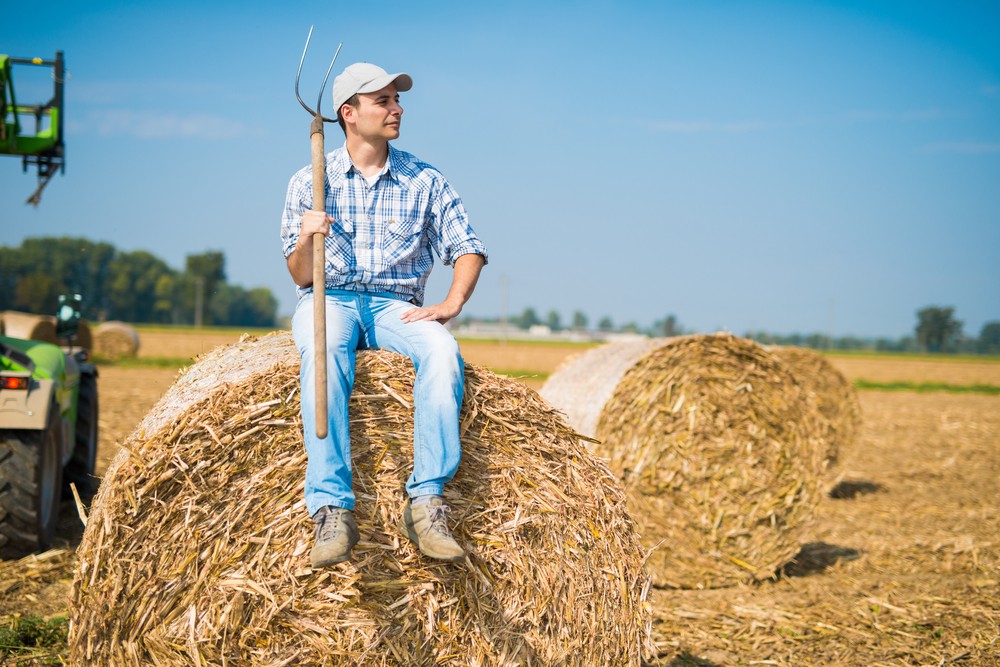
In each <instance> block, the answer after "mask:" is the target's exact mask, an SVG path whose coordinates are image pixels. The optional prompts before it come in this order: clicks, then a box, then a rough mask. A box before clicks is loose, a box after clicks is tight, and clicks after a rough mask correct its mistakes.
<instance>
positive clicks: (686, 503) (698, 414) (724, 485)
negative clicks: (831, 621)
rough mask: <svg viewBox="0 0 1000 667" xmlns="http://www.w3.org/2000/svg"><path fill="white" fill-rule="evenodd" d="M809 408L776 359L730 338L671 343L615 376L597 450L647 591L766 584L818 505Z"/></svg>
mask: <svg viewBox="0 0 1000 667" xmlns="http://www.w3.org/2000/svg"><path fill="white" fill-rule="evenodd" d="M819 429H820V425H819V417H818V413H817V410H816V407H815V404H814V403H813V402H812V401H810V400H809V398H808V396H807V394H806V392H805V390H804V389H803V388H802V387H801V386H799V384H798V383H797V382H796V380H795V377H794V376H793V375H792V373H791V372H790V371H789V370H788V369H787V368H786V367H785V366H784V364H782V363H781V362H780V361H779V360H778V359H777V357H775V356H774V355H773V354H771V353H769V352H767V351H766V350H765V349H764V348H763V347H762V346H760V345H758V344H756V343H754V342H753V341H750V340H747V339H742V338H736V337H734V336H732V335H729V334H712V335H696V336H684V337H680V338H675V339H671V340H670V341H668V342H667V343H665V344H664V345H662V346H660V347H659V348H657V349H655V350H653V351H652V352H650V353H649V354H647V355H645V356H644V357H642V358H641V359H640V360H639V361H638V362H637V363H636V364H635V365H633V366H632V367H631V368H630V369H628V371H626V372H625V374H624V375H623V376H622V379H621V381H620V382H619V383H618V386H617V388H616V389H615V392H614V395H613V396H612V397H611V399H610V400H609V401H608V402H607V403H606V404H605V406H604V409H603V410H602V412H601V415H600V418H599V419H598V423H597V429H596V432H595V437H596V438H597V439H598V440H599V441H600V442H599V444H598V445H597V446H596V448H595V452H596V453H597V454H598V455H600V456H604V457H606V458H607V459H608V461H609V465H610V467H611V470H612V472H614V473H615V474H617V475H619V476H620V477H621V478H622V480H623V482H624V484H625V488H626V492H627V493H628V497H629V508H630V510H631V511H632V515H633V517H634V518H635V519H636V521H637V523H638V524H639V532H640V534H641V535H642V539H643V543H644V544H645V545H646V546H647V547H649V548H652V549H654V550H653V552H652V553H651V554H650V558H649V561H648V566H649V570H650V574H651V575H652V578H653V583H654V584H655V585H657V586H662V587H674V588H716V587H723V586H731V585H736V584H740V583H746V582H750V581H754V580H761V579H766V578H769V577H773V576H774V574H775V572H776V571H777V569H778V568H779V567H780V566H781V565H783V564H785V563H786V562H788V561H789V560H790V559H791V558H792V557H793V556H794V555H795V554H796V553H797V552H798V551H799V548H800V546H801V541H802V537H803V533H804V530H805V529H806V528H807V525H808V520H809V519H810V518H811V517H812V515H813V514H814V511H815V507H816V505H817V503H818V501H819V498H820V495H821V492H820V488H819V487H820V474H821V472H822V470H823V466H824V454H825V449H824V443H823V440H822V438H821V437H820V435H819Z"/></svg>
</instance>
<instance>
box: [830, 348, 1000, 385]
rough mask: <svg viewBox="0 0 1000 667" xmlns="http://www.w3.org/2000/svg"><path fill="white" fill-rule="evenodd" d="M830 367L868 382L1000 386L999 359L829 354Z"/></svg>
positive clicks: (854, 378) (853, 378) (852, 377)
mask: <svg viewBox="0 0 1000 667" xmlns="http://www.w3.org/2000/svg"><path fill="white" fill-rule="evenodd" d="M827 359H828V360H829V361H830V363H831V364H832V365H833V367H834V368H836V369H837V370H839V371H840V372H841V373H843V374H844V375H846V376H847V377H849V378H851V379H852V380H859V379H862V380H869V381H872V382H913V383H920V382H941V383H945V384H955V385H975V384H984V385H993V386H1000V361H998V360H995V359H994V360H993V361H988V360H982V361H979V360H959V359H949V358H948V357H936V358H935V357H928V358H917V359H912V358H906V357H878V356H876V357H865V356H862V355H858V356H846V355H844V356H842V355H831V356H829V357H827Z"/></svg>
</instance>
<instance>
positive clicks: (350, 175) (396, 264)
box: [281, 63, 486, 567]
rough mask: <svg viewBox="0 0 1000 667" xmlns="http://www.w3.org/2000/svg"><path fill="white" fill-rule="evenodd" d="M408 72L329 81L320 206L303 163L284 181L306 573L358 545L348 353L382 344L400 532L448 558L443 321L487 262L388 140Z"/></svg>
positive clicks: (457, 212) (447, 367)
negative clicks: (324, 405) (391, 371)
mask: <svg viewBox="0 0 1000 667" xmlns="http://www.w3.org/2000/svg"><path fill="white" fill-rule="evenodd" d="M412 86H413V80H412V79H411V78H410V76H409V75H408V74H405V73H398V74H388V73H387V72H386V71H385V70H383V69H382V68H381V67H378V66H376V65H372V64H369V63H355V64H353V65H350V66H349V67H347V68H346V69H345V70H344V71H343V72H342V73H341V74H340V75H339V76H338V77H337V78H336V79H334V82H333V106H334V108H335V109H336V112H337V122H338V123H339V124H340V127H341V129H343V131H344V135H345V136H346V141H345V143H344V145H343V146H342V147H340V148H338V149H336V150H334V151H333V152H331V153H329V154H328V155H327V156H326V197H325V206H324V208H325V212H319V211H313V210H311V208H312V196H313V195H312V168H311V167H305V168H303V169H301V170H299V171H298V172H296V173H295V174H294V175H293V176H292V179H291V181H290V182H289V184H288V193H287V195H286V197H285V208H284V212H283V214H282V219H281V240H282V248H283V251H284V255H285V258H286V260H287V262H288V271H289V273H291V275H292V280H294V281H295V284H296V285H297V287H298V290H297V292H298V295H299V302H298V305H297V306H296V308H295V314H294V316H293V317H292V335H293V337H294V339H295V344H296V346H297V347H298V349H299V353H300V355H301V356H302V366H301V369H302V370H301V376H300V381H301V402H302V425H303V430H304V437H305V447H306V454H307V456H308V464H307V467H306V478H305V501H306V509H307V510H308V511H309V514H310V516H312V518H313V521H314V522H315V530H316V534H315V543H314V545H313V549H312V554H311V561H312V564H313V566H314V567H322V566H326V565H333V564H335V563H340V562H342V561H345V560H347V559H348V558H350V556H351V548H352V547H353V546H354V545H355V544H356V543H357V541H358V529H357V526H356V524H355V522H354V515H353V509H354V500H355V498H354V493H353V491H352V489H351V443H350V430H349V427H348V411H347V404H348V399H349V398H350V395H351V391H352V388H353V386H354V360H355V351H356V350H359V349H385V350H391V351H393V352H399V353H401V354H405V355H406V356H408V357H409V358H410V359H411V360H412V361H413V366H414V368H415V369H416V381H415V384H414V387H413V402H414V420H413V423H414V427H413V474H412V475H411V476H410V478H409V479H408V480H407V482H406V492H407V495H408V496H409V498H410V502H409V504H408V505H407V507H406V509H405V511H404V514H403V525H402V526H401V529H402V532H404V533H405V534H406V535H407V536H408V537H409V538H410V539H411V540H412V541H413V542H414V543H416V545H417V547H418V548H419V549H420V550H421V551H422V552H423V553H424V554H426V555H427V556H430V557H431V558H436V559H441V560H447V561H456V562H457V561H461V560H462V559H463V558H464V557H465V554H464V552H463V550H462V548H461V547H460V546H459V545H458V543H457V542H456V541H455V539H454V538H453V537H452V535H451V532H450V531H449V529H448V524H447V514H448V511H449V508H448V506H447V505H446V504H445V502H444V499H443V498H442V492H443V488H444V485H445V483H446V482H448V481H449V480H451V479H452V477H453V476H454V475H455V471H456V470H457V469H458V464H459V460H460V459H461V454H462V451H461V442H460V441H459V433H458V419H459V410H460V409H461V405H462V394H463V391H464V376H463V361H462V357H461V355H460V353H459V349H458V343H457V342H456V341H455V339H454V338H453V337H452V335H451V333H449V331H448V330H447V329H446V328H445V327H444V324H445V323H446V322H447V321H448V320H450V319H452V318H453V317H455V316H457V315H458V314H459V313H460V312H462V307H463V306H464V305H465V303H466V302H467V301H468V300H469V297H470V296H472V291H473V290H474V289H475V286H476V282H477V281H478V279H479V273H480V271H482V268H483V266H484V265H485V264H486V248H485V246H484V245H483V244H482V242H481V241H480V240H479V238H478V237H477V236H476V233H475V231H473V229H472V227H470V226H469V221H468V216H467V214H466V212H465V207H464V206H463V204H462V200H461V199H460V198H459V196H458V194H457V193H456V192H455V191H454V190H453V189H452V187H451V185H450V184H449V183H448V181H447V180H445V178H444V176H443V175H442V174H441V172H439V171H438V170H437V169H435V168H434V167H432V166H431V165H429V164H427V163H426V162H422V161H421V160H419V159H418V158H416V157H415V156H413V155H411V154H410V153H406V152H404V151H401V150H399V149H397V148H395V147H394V146H392V145H391V144H390V143H389V142H390V141H392V140H393V139H396V138H397V137H399V129H400V121H401V120H402V117H403V108H402V107H401V106H400V105H399V93H400V92H405V91H407V90H410V88H411V87H412ZM317 232H318V233H321V234H323V235H324V236H325V237H326V241H325V246H326V266H325V276H326V285H325V288H326V289H325V298H326V331H327V341H326V348H327V349H326V350H325V353H326V355H327V369H328V381H327V386H328V398H327V401H328V405H329V435H328V436H327V437H326V438H324V439H320V438H318V437H317V436H316V414H315V399H316V397H315V382H314V373H315V366H314V356H315V354H316V352H317V351H316V350H315V349H314V334H313V298H314V291H313V288H314V286H313V285H312V276H313V273H312V257H313V247H312V246H313V241H312V239H313V234H314V233H317ZM432 250H433V251H434V252H435V253H436V254H437V255H438V257H440V258H441V261H443V262H444V263H445V264H451V265H453V267H454V275H453V278H452V282H451V288H450V290H449V291H448V295H447V296H446V297H445V299H444V301H442V302H441V303H437V304H433V305H427V306H425V305H424V303H423V302H424V287H425V285H426V283H427V277H428V276H429V275H430V272H431V268H432V266H433V264H434V258H433V255H432Z"/></svg>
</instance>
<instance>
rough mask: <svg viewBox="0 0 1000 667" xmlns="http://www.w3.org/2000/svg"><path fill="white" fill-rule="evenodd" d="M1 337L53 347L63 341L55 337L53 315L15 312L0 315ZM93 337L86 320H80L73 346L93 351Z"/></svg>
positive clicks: (7, 311)
mask: <svg viewBox="0 0 1000 667" xmlns="http://www.w3.org/2000/svg"><path fill="white" fill-rule="evenodd" d="M0 321H2V323H3V326H2V329H3V335H4V336H10V337H11V338H20V339H22V340H37V341H40V342H43V343H52V344H53V345H62V344H63V343H64V342H65V341H64V340H60V339H59V338H58V337H57V336H56V318H55V316H54V315H35V314H33V313H22V312H19V311H16V310H5V311H3V312H2V313H0ZM93 342H94V339H93V336H92V335H91V332H90V326H89V325H88V324H87V321H86V320H80V326H79V329H78V331H77V337H76V340H74V341H73V345H74V346H76V347H82V348H83V349H85V350H88V351H89V350H91V349H93Z"/></svg>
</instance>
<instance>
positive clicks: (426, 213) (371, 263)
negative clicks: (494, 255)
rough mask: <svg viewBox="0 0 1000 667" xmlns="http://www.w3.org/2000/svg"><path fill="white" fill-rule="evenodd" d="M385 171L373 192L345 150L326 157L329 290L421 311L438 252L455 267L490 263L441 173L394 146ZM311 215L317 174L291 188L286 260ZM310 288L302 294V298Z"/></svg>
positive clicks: (284, 233)
mask: <svg viewBox="0 0 1000 667" xmlns="http://www.w3.org/2000/svg"><path fill="white" fill-rule="evenodd" d="M386 166H387V170H386V171H384V172H383V173H382V175H381V176H379V178H378V180H377V181H376V182H375V184H374V185H373V186H371V187H369V186H368V184H367V183H366V182H365V179H364V177H363V176H362V174H361V172H360V171H359V170H358V169H357V167H355V166H354V163H353V162H351V158H350V156H349V155H348V154H347V147H346V145H345V146H341V147H340V148H338V149H337V150H335V151H333V152H331V153H329V154H328V155H327V156H326V183H327V191H326V202H325V208H326V212H327V213H328V214H329V215H330V216H331V217H332V218H333V219H334V223H333V224H332V225H331V234H330V236H328V237H327V238H326V288H327V289H344V290H356V291H360V292H390V293H392V294H395V295H397V296H399V297H400V298H402V299H404V300H406V301H409V302H411V303H413V304H414V305H417V306H420V305H422V304H423V301H424V288H425V285H426V284H427V277H428V276H429V275H430V272H431V268H432V267H433V265H434V257H433V255H432V253H431V249H432V248H433V250H434V252H436V253H437V255H438V257H440V258H441V261H442V262H444V263H445V264H446V265H447V264H452V263H453V262H454V261H455V260H456V259H457V258H458V257H460V256H461V255H466V254H470V253H475V254H479V255H482V256H483V258H486V247H485V246H484V245H483V244H482V242H481V241H480V240H479V237H478V236H476V233H475V231H473V229H472V227H470V226H469V222H468V216H467V214H466V212H465V207H464V206H463V205H462V200H461V199H460V198H459V197H458V194H457V193H456V192H455V191H454V190H453V189H452V187H451V185H449V184H448V181H446V180H445V178H444V176H443V175H442V174H441V172H439V171H438V170H437V169H435V168H434V167H432V166H431V165H429V164H427V163H426V162H421V161H420V160H418V159H417V158H416V157H414V156H413V155H411V154H409V153H406V152H404V151H401V150H397V149H396V148H393V147H392V145H390V146H389V159H388V160H387V162H386ZM311 209H312V167H311V166H307V167H304V168H302V169H300V170H299V171H297V172H296V173H295V175H293V176H292V179H291V181H290V182H289V183H288V193H287V195H286V196H285V209H284V212H283V213H282V216H281V242H282V249H283V252H284V254H285V258H287V257H288V256H289V255H290V254H291V253H292V251H293V250H294V249H295V243H296V241H297V240H298V238H299V231H300V230H301V229H302V214H303V212H305V211H308V210H311ZM311 291H312V287H307V288H301V287H299V288H298V290H297V292H298V294H299V296H300V297H301V296H302V295H303V294H308V293H309V292H311Z"/></svg>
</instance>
